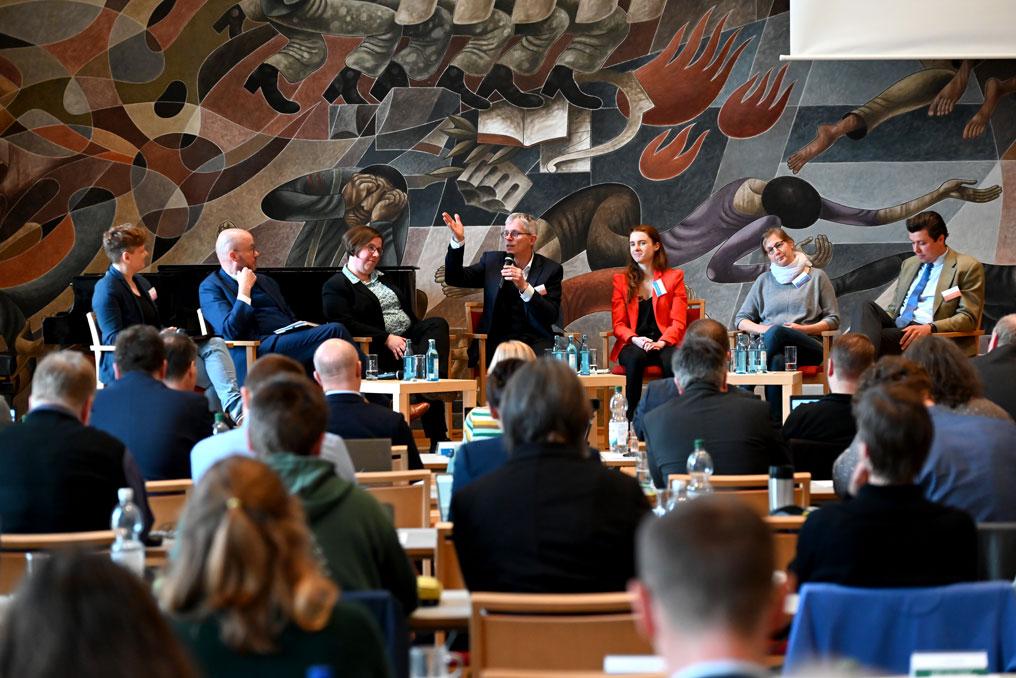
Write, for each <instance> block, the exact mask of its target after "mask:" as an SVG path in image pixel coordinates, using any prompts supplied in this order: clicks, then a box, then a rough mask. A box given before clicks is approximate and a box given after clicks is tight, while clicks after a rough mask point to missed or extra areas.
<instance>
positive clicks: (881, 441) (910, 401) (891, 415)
mask: <svg viewBox="0 0 1016 678" xmlns="http://www.w3.org/2000/svg"><path fill="white" fill-rule="evenodd" d="M853 409H854V418H855V419H856V420H857V439H858V441H859V442H861V443H862V444H863V445H864V446H865V447H866V448H867V450H868V459H870V461H871V468H872V470H873V471H875V472H876V473H878V474H879V475H880V476H882V477H884V478H885V479H886V480H888V481H889V482H890V483H892V484H895V485H901V484H908V483H912V482H913V481H914V478H915V477H916V476H917V473H918V472H919V471H920V470H921V467H923V466H924V462H925V460H926V459H927V458H928V451H929V450H930V449H931V438H932V435H933V433H934V428H933V425H932V423H931V416H930V415H929V414H928V408H927V407H925V405H924V400H923V399H922V398H921V396H920V395H919V394H917V393H915V392H914V391H913V390H912V389H910V388H907V387H906V386H904V385H902V384H891V383H890V384H880V385H878V386H874V387H872V388H868V389H866V390H865V391H864V393H862V394H861V395H859V396H858V397H856V398H855V399H854V405H853Z"/></svg>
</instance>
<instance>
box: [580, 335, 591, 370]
mask: <svg viewBox="0 0 1016 678" xmlns="http://www.w3.org/2000/svg"><path fill="white" fill-rule="evenodd" d="M579 374H581V375H582V376H584V377H588V376H589V336H588V335H586V334H583V335H582V346H580V347H579Z"/></svg>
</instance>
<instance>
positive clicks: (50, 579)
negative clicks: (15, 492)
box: [0, 371, 198, 678]
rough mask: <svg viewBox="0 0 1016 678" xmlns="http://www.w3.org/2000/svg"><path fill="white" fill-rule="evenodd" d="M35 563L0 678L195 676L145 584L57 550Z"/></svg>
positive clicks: (109, 565)
mask: <svg viewBox="0 0 1016 678" xmlns="http://www.w3.org/2000/svg"><path fill="white" fill-rule="evenodd" d="M92 379H93V381H94V379H95V376H94V371H93V376H92ZM39 561H41V562H39ZM39 561H34V562H33V565H36V566H37V567H38V569H35V568H33V571H32V576H31V577H26V578H25V579H24V580H23V582H22V584H21V587H20V588H19V589H18V592H17V594H16V595H15V596H14V597H13V599H12V600H11V602H10V604H9V606H8V607H7V609H6V610H4V613H5V614H4V618H5V620H6V623H5V624H4V625H3V630H2V632H0V676H12V677H13V676H25V677H26V678H27V677H28V676H75V677H76V678H137V676H147V677H148V678H194V677H196V676H197V675H198V674H197V672H196V671H195V670H194V668H193V667H192V666H191V663H190V659H189V658H188V656H187V653H186V652H185V651H184V648H183V646H182V645H181V644H180V641H179V640H177V638H176V636H175V635H174V634H173V631H172V630H171V629H170V627H169V624H167V623H166V620H165V619H164V618H163V616H162V613H160V612H159V608H158V606H157V605H156V604H155V601H154V600H153V599H152V594H151V591H150V589H149V588H148V586H147V585H146V584H145V582H143V581H142V580H141V579H139V578H138V577H136V576H134V575H133V574H132V573H130V572H128V571H127V570H125V569H124V568H122V567H120V566H119V565H117V564H116V563H114V562H113V561H111V560H110V559H109V556H108V555H106V554H101V553H88V552H86V551H58V552H54V553H53V554H51V555H50V556H49V557H48V558H45V559H39Z"/></svg>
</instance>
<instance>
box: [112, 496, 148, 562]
mask: <svg viewBox="0 0 1016 678" xmlns="http://www.w3.org/2000/svg"><path fill="white" fill-rule="evenodd" d="M116 496H117V499H119V501H120V503H119V504H117V507H116V508H115V509H113V517H112V518H111V519H110V528H111V529H112V530H113V532H114V534H115V535H116V541H114V542H113V548H112V549H111V553H110V557H111V558H112V559H113V562H114V563H117V564H118V565H120V566H121V567H126V568H127V569H128V570H130V571H131V572H133V573H134V574H136V575H138V576H139V577H142V576H144V574H145V545H144V544H143V543H142V542H141V530H143V529H144V521H142V519H141V509H139V508H138V507H137V505H135V503H134V490H132V489H131V488H129V487H121V488H120V489H119V490H117V493H116Z"/></svg>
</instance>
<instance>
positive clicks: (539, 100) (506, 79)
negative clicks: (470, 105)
mask: <svg viewBox="0 0 1016 678" xmlns="http://www.w3.org/2000/svg"><path fill="white" fill-rule="evenodd" d="M494 92H498V93H500V94H501V96H503V97H504V100H505V101H507V102H508V103H510V104H511V105H513V106H518V107H519V108H540V107H541V106H543V97H541V96H540V95H539V94H529V93H527V92H523V91H522V90H520V89H519V88H518V87H516V86H515V79H514V78H513V77H512V72H511V69H509V68H508V67H507V66H505V65H504V64H497V65H495V66H494V68H492V69H490V73H488V74H487V77H485V78H484V79H483V82H481V83H480V86H479V87H478V88H476V94H477V96H481V97H483V98H484V99H489V98H490V95H491V94H493V93H494Z"/></svg>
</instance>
